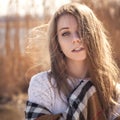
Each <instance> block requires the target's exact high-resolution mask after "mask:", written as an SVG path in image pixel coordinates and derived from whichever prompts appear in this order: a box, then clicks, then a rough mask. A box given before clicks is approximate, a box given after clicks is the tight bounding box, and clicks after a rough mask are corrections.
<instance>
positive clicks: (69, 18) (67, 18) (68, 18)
mask: <svg viewBox="0 0 120 120" xmlns="http://www.w3.org/2000/svg"><path fill="white" fill-rule="evenodd" d="M71 26H72V27H77V26H78V24H77V20H76V18H75V16H73V15H71V14H64V15H62V16H60V17H59V19H58V21H57V29H58V30H59V29H61V28H62V27H71Z"/></svg>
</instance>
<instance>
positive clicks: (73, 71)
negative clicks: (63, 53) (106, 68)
mask: <svg viewBox="0 0 120 120" xmlns="http://www.w3.org/2000/svg"><path fill="white" fill-rule="evenodd" d="M67 65H68V74H69V75H70V76H71V77H72V78H77V79H82V78H85V77H86V74H87V70H88V67H87V63H86V61H82V62H72V63H71V62H69V61H68V62H67Z"/></svg>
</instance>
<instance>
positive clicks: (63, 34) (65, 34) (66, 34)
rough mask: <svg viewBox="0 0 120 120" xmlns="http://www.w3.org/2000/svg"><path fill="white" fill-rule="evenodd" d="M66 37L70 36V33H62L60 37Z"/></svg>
mask: <svg viewBox="0 0 120 120" xmlns="http://www.w3.org/2000/svg"><path fill="white" fill-rule="evenodd" d="M68 35H70V32H64V33H62V36H63V37H64V36H68Z"/></svg>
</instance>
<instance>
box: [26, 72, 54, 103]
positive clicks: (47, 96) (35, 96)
mask: <svg viewBox="0 0 120 120" xmlns="http://www.w3.org/2000/svg"><path fill="white" fill-rule="evenodd" d="M53 97H54V89H53V86H52V85H51V82H50V80H49V79H48V71H44V72H41V73H38V74H36V75H34V76H33V77H32V78H31V80H30V84H29V88H28V99H29V101H31V102H34V103H37V104H42V102H44V101H47V100H51V101H52V99H53ZM46 103H48V101H47V102H46Z"/></svg>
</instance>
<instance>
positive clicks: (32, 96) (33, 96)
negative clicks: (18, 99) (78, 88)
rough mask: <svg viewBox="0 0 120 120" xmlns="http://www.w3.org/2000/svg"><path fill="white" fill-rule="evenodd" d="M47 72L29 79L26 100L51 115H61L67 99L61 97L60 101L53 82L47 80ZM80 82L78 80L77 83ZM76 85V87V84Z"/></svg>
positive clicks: (52, 80) (65, 107)
mask: <svg viewBox="0 0 120 120" xmlns="http://www.w3.org/2000/svg"><path fill="white" fill-rule="evenodd" d="M47 74H48V73H47V71H45V72H41V73H38V74H36V75H34V76H33V77H32V78H31V81H30V85H29V89H28V100H29V101H30V102H34V103H37V104H39V105H42V106H44V107H46V108H48V109H49V110H50V111H51V112H52V113H53V114H57V113H63V112H65V110H66V109H67V107H68V106H67V104H66V103H67V98H66V97H65V96H64V95H63V94H61V95H62V99H64V101H66V103H65V102H63V100H62V99H61V97H60V95H59V94H58V91H57V88H56V87H55V80H54V79H53V78H52V79H51V82H52V84H51V83H50V81H49V80H48V77H47ZM80 81H81V80H78V83H79V82H80ZM78 83H76V85H77V84H78Z"/></svg>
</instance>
